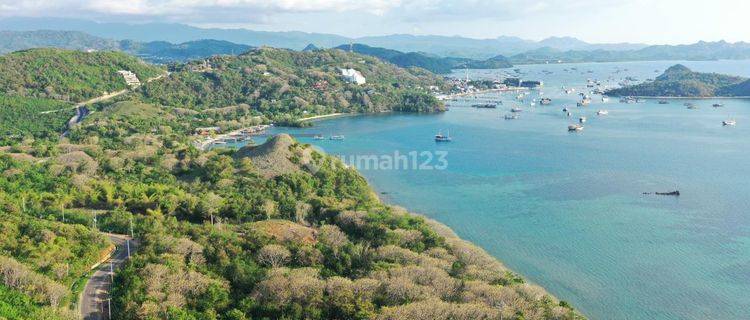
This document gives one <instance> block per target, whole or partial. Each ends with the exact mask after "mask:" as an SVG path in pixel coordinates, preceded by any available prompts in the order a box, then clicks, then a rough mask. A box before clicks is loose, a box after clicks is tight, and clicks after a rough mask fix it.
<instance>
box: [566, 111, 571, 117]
mask: <svg viewBox="0 0 750 320" xmlns="http://www.w3.org/2000/svg"><path fill="white" fill-rule="evenodd" d="M565 115H566V116H568V117H570V116H572V115H573V114H572V113H570V112H568V113H566V114H565Z"/></svg>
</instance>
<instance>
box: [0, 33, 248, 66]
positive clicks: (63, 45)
mask: <svg viewBox="0 0 750 320" xmlns="http://www.w3.org/2000/svg"><path fill="white" fill-rule="evenodd" d="M32 48H60V49H71V50H97V51H124V52H127V53H130V54H133V55H136V56H139V57H141V58H142V59H144V60H146V61H149V62H155V63H168V62H174V61H186V60H192V59H201V58H206V57H210V56H213V55H217V54H240V53H243V52H246V51H248V50H250V49H252V48H253V47H251V46H248V45H244V44H236V43H232V42H228V41H221V40H196V41H189V42H184V43H179V44H173V43H169V42H166V41H153V42H138V41H133V40H122V41H116V40H110V39H104V38H100V37H96V36H92V35H89V34H86V33H83V32H79V31H50V30H40V31H0V54H4V53H9V52H13V51H19V50H26V49H32Z"/></svg>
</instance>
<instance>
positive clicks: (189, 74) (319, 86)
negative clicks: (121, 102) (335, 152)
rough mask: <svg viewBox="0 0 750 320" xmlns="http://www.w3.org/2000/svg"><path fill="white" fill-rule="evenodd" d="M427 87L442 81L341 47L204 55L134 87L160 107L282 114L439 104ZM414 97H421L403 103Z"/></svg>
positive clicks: (425, 109) (424, 109)
mask: <svg viewBox="0 0 750 320" xmlns="http://www.w3.org/2000/svg"><path fill="white" fill-rule="evenodd" d="M340 68H354V69H356V70H358V71H360V72H361V73H362V74H363V75H364V76H365V77H366V79H367V83H366V84H364V85H357V84H352V83H348V82H346V81H345V80H344V79H343V78H342V76H341V71H340ZM429 86H445V82H444V81H443V80H442V79H441V78H438V77H436V76H434V75H432V74H429V73H427V72H424V71H419V70H406V69H400V68H397V67H394V66H392V65H390V64H386V63H383V62H382V61H380V60H378V59H375V58H372V57H366V56H361V55H357V54H351V53H346V52H342V51H339V50H324V51H314V52H295V51H290V50H282V49H272V48H261V49H257V50H253V51H250V52H248V53H246V54H243V55H240V56H238V57H229V56H221V57H213V58H210V59H208V66H205V65H203V62H194V63H191V64H187V65H178V66H176V67H175V68H174V72H173V73H172V74H171V76H170V77H169V78H168V79H167V80H166V81H158V82H153V83H150V84H148V85H145V86H143V87H142V88H141V90H140V91H141V93H142V94H143V96H144V98H145V100H146V101H149V102H153V103H158V104H161V105H166V106H173V107H179V108H187V109H193V110H200V111H206V110H209V109H217V108H225V107H232V106H242V105H246V106H249V107H250V108H251V109H253V110H255V111H256V113H257V114H258V115H264V116H266V117H268V118H271V119H274V120H281V119H284V118H287V117H290V116H291V117H296V118H299V117H304V116H306V115H316V114H325V113H332V112H382V111H390V110H397V109H398V110H401V111H419V112H430V111H439V110H443V109H444V106H443V105H442V104H441V103H440V102H438V101H437V100H436V99H434V98H433V97H432V95H431V94H430V93H429V91H428V90H427V88H428V87H429ZM412 101H419V103H418V104H414V103H405V102H412ZM405 105H407V106H408V108H405V107H404V106H405Z"/></svg>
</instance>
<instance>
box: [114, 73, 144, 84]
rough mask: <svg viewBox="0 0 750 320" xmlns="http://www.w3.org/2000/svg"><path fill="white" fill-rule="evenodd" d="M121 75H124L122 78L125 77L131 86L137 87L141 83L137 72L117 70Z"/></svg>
mask: <svg viewBox="0 0 750 320" xmlns="http://www.w3.org/2000/svg"><path fill="white" fill-rule="evenodd" d="M117 73H119V74H120V75H122V78H123V79H125V83H127V84H128V85H129V86H131V87H137V86H140V85H141V81H140V80H138V77H137V76H136V75H135V73H132V72H130V71H128V70H120V71H117Z"/></svg>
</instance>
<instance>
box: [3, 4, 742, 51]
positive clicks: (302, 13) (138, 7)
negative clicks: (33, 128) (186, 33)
mask: <svg viewBox="0 0 750 320" xmlns="http://www.w3.org/2000/svg"><path fill="white" fill-rule="evenodd" d="M748 12H750V1H746V0H745V1H740V0H714V1H703V0H653V1H646V0H630V1H627V0H542V1H534V0H411V1H409V0H369V1H368V0H274V1H268V0H0V16H55V17H71V18H85V19H94V20H98V21H118V22H123V21H124V22H151V21H160V22H180V23H187V24H191V25H196V26H210V27H241V28H249V29H255V30H270V31H290V30H300V31H309V32H324V33H335V34H341V35H345V36H365V35H384V34H393V33H409V34H438V35H462V36H467V37H473V38H493V37H497V36H503V35H505V36H519V37H522V38H528V39H534V40H539V39H542V38H546V37H549V36H574V37H578V38H580V39H583V40H586V41H589V42H644V43H651V44H679V43H691V42H695V41H698V40H706V41H715V40H727V41H732V42H734V41H750V31H749V30H750V19H747V17H746V15H747V13H748Z"/></svg>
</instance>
